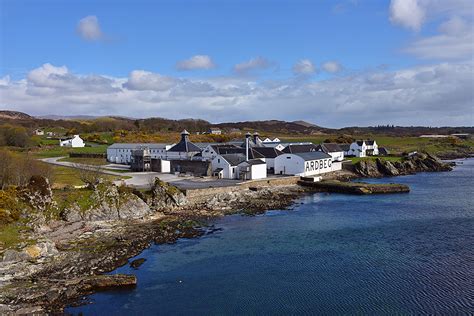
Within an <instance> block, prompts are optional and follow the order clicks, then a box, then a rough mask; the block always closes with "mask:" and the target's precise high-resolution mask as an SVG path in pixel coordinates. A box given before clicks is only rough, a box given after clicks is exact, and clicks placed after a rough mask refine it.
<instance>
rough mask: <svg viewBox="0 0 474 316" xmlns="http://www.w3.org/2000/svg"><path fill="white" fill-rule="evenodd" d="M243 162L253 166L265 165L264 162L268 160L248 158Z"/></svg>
mask: <svg viewBox="0 0 474 316" xmlns="http://www.w3.org/2000/svg"><path fill="white" fill-rule="evenodd" d="M242 163H248V164H249V165H251V166H252V165H263V164H265V163H266V162H265V161H263V160H260V159H249V160H247V161H242V162H241V164H242Z"/></svg>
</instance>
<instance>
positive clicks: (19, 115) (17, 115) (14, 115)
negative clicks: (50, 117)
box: [0, 110, 32, 120]
mask: <svg viewBox="0 0 474 316" xmlns="http://www.w3.org/2000/svg"><path fill="white" fill-rule="evenodd" d="M0 118H3V119H9V120H28V119H31V118H32V117H31V116H30V115H28V114H26V113H23V112H18V111H9V110H0Z"/></svg>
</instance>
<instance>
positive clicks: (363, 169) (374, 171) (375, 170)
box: [353, 153, 453, 178]
mask: <svg viewBox="0 0 474 316" xmlns="http://www.w3.org/2000/svg"><path fill="white" fill-rule="evenodd" d="M452 169H453V168H452V166H451V165H450V164H448V163H445V162H443V161H441V160H440V159H439V158H438V157H436V156H433V155H431V154H429V153H417V154H414V155H412V156H410V157H406V158H404V159H403V160H401V161H394V162H392V161H389V160H384V159H381V158H377V159H375V160H361V161H359V162H357V163H356V164H354V170H353V171H354V173H355V174H357V175H359V176H362V177H369V178H380V177H384V176H400V175H407V174H414V173H417V172H438V171H451V170H452Z"/></svg>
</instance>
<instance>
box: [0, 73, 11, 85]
mask: <svg viewBox="0 0 474 316" xmlns="http://www.w3.org/2000/svg"><path fill="white" fill-rule="evenodd" d="M9 84H10V76H9V75H6V76H4V77H3V78H0V86H8V85H9Z"/></svg>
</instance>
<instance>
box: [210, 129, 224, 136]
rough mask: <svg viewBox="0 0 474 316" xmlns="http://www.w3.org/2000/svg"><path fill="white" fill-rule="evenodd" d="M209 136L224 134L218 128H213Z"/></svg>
mask: <svg viewBox="0 0 474 316" xmlns="http://www.w3.org/2000/svg"><path fill="white" fill-rule="evenodd" d="M208 133H209V134H212V135H221V134H222V131H221V130H220V129H218V128H214V127H211V128H210V129H209V131H208Z"/></svg>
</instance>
